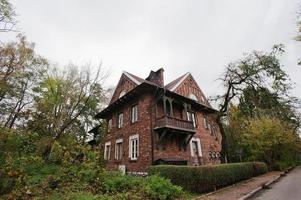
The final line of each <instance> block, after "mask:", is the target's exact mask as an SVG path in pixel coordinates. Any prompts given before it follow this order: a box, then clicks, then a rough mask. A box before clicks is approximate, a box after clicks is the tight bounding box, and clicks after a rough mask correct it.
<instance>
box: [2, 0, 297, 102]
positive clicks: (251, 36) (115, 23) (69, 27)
mask: <svg viewBox="0 0 301 200" xmlns="http://www.w3.org/2000/svg"><path fill="white" fill-rule="evenodd" d="M11 3H12V4H13V5H14V6H15V8H16V11H17V14H18V20H19V24H18V27H19V29H20V30H21V31H22V32H24V33H25V35H26V36H27V37H28V40H29V41H32V42H35V43H36V50H37V52H38V53H39V54H41V55H43V56H45V57H47V58H48V59H50V60H51V61H52V62H57V63H58V64H60V65H66V64H68V63H69V62H74V63H76V64H84V63H87V62H91V63H92V64H94V65H97V64H98V63H100V62H101V61H102V63H103V66H104V67H105V68H106V69H109V70H110V71H111V77H110V78H109V79H108V81H107V85H114V84H117V81H118V79H119V77H120V75H121V73H122V71H123V70H125V71H128V72H131V73H133V74H136V75H138V76H141V77H142V78H145V77H146V76H147V75H148V73H149V71H150V70H151V69H153V70H156V69H158V68H160V67H163V68H164V69H165V82H166V83H167V82H169V81H171V80H172V79H174V78H177V77H178V76H180V75H182V74H184V73H186V72H188V71H189V72H191V73H192V75H193V76H194V77H195V79H196V80H197V82H198V83H199V85H200V87H201V88H202V89H203V91H204V92H205V94H206V95H207V96H210V95H214V94H217V93H220V92H221V89H222V88H221V85H220V82H218V81H215V80H216V79H217V78H218V77H219V75H221V73H222V72H223V70H224V68H225V66H226V64H227V63H229V62H231V61H235V60H237V59H238V58H241V57H242V56H243V53H245V52H250V51H252V50H262V51H269V50H270V49H271V47H272V46H273V45H274V44H279V43H282V44H284V45H285V46H286V54H285V55H284V56H283V57H282V58H281V60H282V63H283V65H284V68H285V70H286V71H287V72H288V73H289V75H290V76H291V78H292V80H293V81H295V82H296V88H295V90H294V94H295V95H296V96H298V97H299V98H300V97H301V67H299V66H297V60H298V58H301V54H300V52H301V42H299V43H298V42H296V41H294V39H293V38H294V37H295V36H296V30H297V28H296V18H297V11H298V7H300V3H301V2H300V1H297V0H248V1H246V0H181V1H178V0H158V1H155V0H148V1H146V0H145V1H144V0H136V1H133V0H119V1H114V0H110V1H101V0H86V1H84V0H51V1H50V0H48V1H45V0H44V1H41V0H26V1H25V0H11ZM1 37H3V38H5V39H8V38H12V34H11V33H10V34H9V35H8V34H3V33H1Z"/></svg>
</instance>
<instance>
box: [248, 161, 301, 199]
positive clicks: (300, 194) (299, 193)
mask: <svg viewBox="0 0 301 200" xmlns="http://www.w3.org/2000/svg"><path fill="white" fill-rule="evenodd" d="M252 199H253V200H301V166H298V167H296V168H295V169H293V170H292V171H291V172H289V173H288V174H287V175H286V176H284V177H282V178H280V180H279V181H278V182H276V183H273V184H272V185H270V188H269V189H264V190H262V191H261V192H259V193H258V194H256V195H255V196H254V197H253V198H252Z"/></svg>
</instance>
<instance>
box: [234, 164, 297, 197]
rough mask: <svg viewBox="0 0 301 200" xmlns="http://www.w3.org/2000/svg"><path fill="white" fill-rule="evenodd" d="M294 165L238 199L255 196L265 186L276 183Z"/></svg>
mask: <svg viewBox="0 0 301 200" xmlns="http://www.w3.org/2000/svg"><path fill="white" fill-rule="evenodd" d="M293 168H294V167H290V168H288V169H286V170H285V171H284V172H282V173H281V174H280V175H278V176H276V177H275V178H273V179H272V180H269V181H268V182H266V183H265V184H263V185H262V186H260V187H257V188H256V189H254V190H252V191H251V192H249V193H248V194H246V195H244V196H242V197H241V198H239V199H238V200H246V199H249V198H250V197H252V196H254V195H255V194H256V193H257V192H259V191H261V190H263V189H264V188H267V187H268V186H270V185H271V184H272V183H275V182H276V181H278V180H279V179H280V178H281V177H283V176H285V175H286V174H287V173H288V172H290V171H291V170H292V169H293Z"/></svg>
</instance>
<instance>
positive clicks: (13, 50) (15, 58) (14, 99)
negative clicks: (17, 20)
mask: <svg viewBox="0 0 301 200" xmlns="http://www.w3.org/2000/svg"><path fill="white" fill-rule="evenodd" d="M0 66H1V68H0V113H1V116H0V124H1V125H2V126H4V127H8V128H12V127H14V126H15V125H16V124H17V123H18V122H20V123H19V125H22V126H23V125H25V124H26V119H28V117H29V113H30V112H31V111H32V105H33V101H34V98H33V97H34V90H35V88H36V87H37V86H38V84H39V83H40V82H41V81H42V80H43V78H44V76H45V73H46V70H47V67H48V62H47V60H46V59H45V58H43V57H41V56H40V55H38V54H36V52H35V50H34V44H33V43H29V42H27V40H26V38H25V37H24V36H21V35H19V36H18V41H17V42H10V43H6V44H0ZM20 120H23V121H20ZM24 120H25V121H24Z"/></svg>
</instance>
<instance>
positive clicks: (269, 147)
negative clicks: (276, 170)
mask: <svg viewBox="0 0 301 200" xmlns="http://www.w3.org/2000/svg"><path fill="white" fill-rule="evenodd" d="M229 113H230V114H229V120H228V124H227V125H226V126H225V130H226V133H227V136H228V137H227V141H228V144H229V151H228V152H229V160H230V161H232V162H237V161H257V160H259V161H264V162H266V163H267V164H268V165H269V166H270V167H273V166H275V164H276V163H277V162H278V161H282V162H286V163H292V162H295V161H296V160H297V156H298V153H300V151H301V149H300V147H301V146H300V144H301V141H300V137H299V136H298V134H297V132H296V131H295V130H294V129H292V127H291V125H290V123H288V122H287V121H283V120H281V119H279V118H277V117H274V116H271V115H270V114H266V113H265V114H262V115H260V116H259V115H256V116H254V117H247V116H245V114H244V113H242V110H240V109H239V108H238V106H233V105H232V106H231V108H230V109H229Z"/></svg>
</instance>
